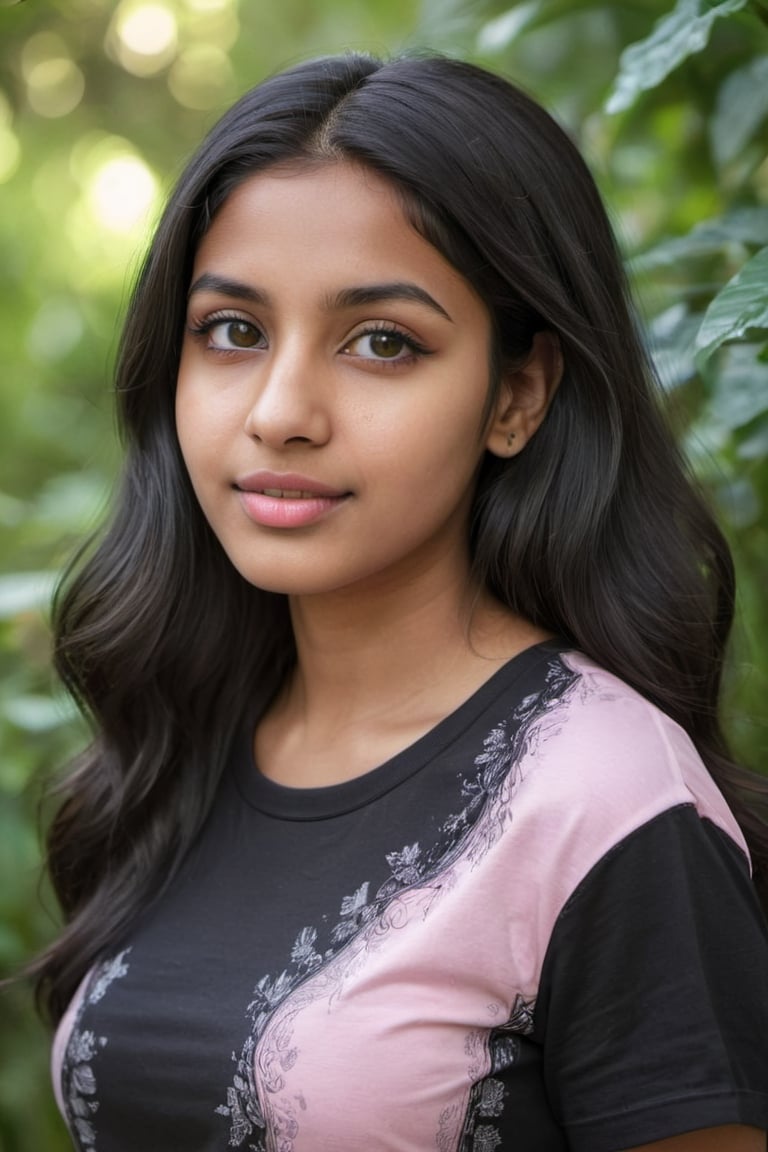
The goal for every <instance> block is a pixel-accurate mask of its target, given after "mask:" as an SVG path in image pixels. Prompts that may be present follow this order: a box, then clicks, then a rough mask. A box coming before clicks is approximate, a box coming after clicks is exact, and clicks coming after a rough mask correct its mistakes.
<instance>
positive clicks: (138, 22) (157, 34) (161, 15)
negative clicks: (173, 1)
mask: <svg viewBox="0 0 768 1152" xmlns="http://www.w3.org/2000/svg"><path fill="white" fill-rule="evenodd" d="M117 34H118V36H119V37H120V39H121V40H122V42H123V44H125V46H126V48H128V49H129V50H130V51H131V52H137V53H139V54H140V55H142V56H159V55H160V54H161V53H164V52H167V51H168V49H169V48H172V47H174V46H175V44H176V18H175V17H174V15H173V13H172V12H170V11H169V10H168V9H167V8H164V7H162V6H161V5H160V4H142V5H141V6H140V7H138V8H134V9H132V10H130V9H129V10H128V11H127V12H123V13H122V14H121V15H120V16H119V17H118V21H117Z"/></svg>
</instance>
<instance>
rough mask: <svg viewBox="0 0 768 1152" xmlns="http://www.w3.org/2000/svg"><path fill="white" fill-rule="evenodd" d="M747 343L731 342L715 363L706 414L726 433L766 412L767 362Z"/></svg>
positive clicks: (767, 396) (767, 411) (767, 410)
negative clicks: (714, 372) (712, 387)
mask: <svg viewBox="0 0 768 1152" xmlns="http://www.w3.org/2000/svg"><path fill="white" fill-rule="evenodd" d="M755 352H756V349H755V347H754V345H750V344H734V345H732V346H731V347H730V348H728V349H727V352H726V354H725V355H724V356H723V361H722V363H721V364H718V372H717V376H716V378H715V381H714V395H713V396H712V400H711V403H710V405H709V414H710V415H711V416H712V417H714V418H715V419H716V420H717V421H718V422H719V423H720V424H722V425H723V427H724V428H727V429H728V431H729V432H735V431H736V430H737V429H739V428H746V427H747V426H748V425H752V424H753V422H754V421H755V420H757V419H758V417H762V416H764V415H766V414H768V365H766V364H761V363H760V361H759V360H758V359H757V357H756V355H755Z"/></svg>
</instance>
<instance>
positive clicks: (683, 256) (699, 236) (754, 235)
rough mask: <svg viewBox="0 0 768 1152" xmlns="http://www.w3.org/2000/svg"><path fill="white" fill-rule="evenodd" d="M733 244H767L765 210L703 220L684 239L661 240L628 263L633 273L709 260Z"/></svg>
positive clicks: (738, 211)
mask: <svg viewBox="0 0 768 1152" xmlns="http://www.w3.org/2000/svg"><path fill="white" fill-rule="evenodd" d="M734 244H741V245H759V246H760V247H763V246H764V245H765V244H768V208H751V207H750V208H738V209H736V210H735V211H734V212H729V213H727V214H726V215H725V216H721V217H719V218H717V219H714V220H704V221H702V223H701V224H697V225H696V227H695V228H692V229H691V231H690V232H688V233H687V234H686V235H685V236H675V237H673V238H671V239H669V240H662V242H661V243H660V244H656V245H654V247H653V248H650V249H648V251H647V252H641V253H640V254H639V255H638V256H635V257H634V258H633V259H632V261H631V267H632V269H633V271H634V272H646V271H648V270H649V269H651V268H658V267H660V266H663V265H667V264H678V263H679V262H680V261H681V260H690V259H692V258H695V257H698V256H711V255H713V254H716V253H718V252H722V251H724V250H725V249H727V248H729V247H731V246H732V245H734Z"/></svg>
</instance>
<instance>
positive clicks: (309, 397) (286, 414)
mask: <svg viewBox="0 0 768 1152" xmlns="http://www.w3.org/2000/svg"><path fill="white" fill-rule="evenodd" d="M328 371H329V369H328V367H327V366H324V365H323V363H322V357H321V356H320V355H318V354H316V353H314V354H313V352H312V350H311V349H310V348H308V347H307V346H306V344H305V343H304V342H303V341H302V340H301V339H300V338H293V339H290V340H287V341H286V342H285V343H283V344H282V345H280V346H274V350H273V349H270V350H269V351H268V352H267V354H266V356H265V358H264V360H263V361H262V362H261V364H260V365H259V366H258V368H257V369H256V371H255V373H254V391H255V395H254V397H253V402H252V404H251V406H250V409H249V410H248V412H247V414H246V418H245V432H246V434H247V435H248V436H250V437H252V438H253V439H254V440H258V441H259V442H260V443H262V444H265V445H267V446H269V447H274V448H280V447H282V446H283V445H284V444H288V443H291V442H293V441H296V442H298V443H306V444H313V445H319V444H324V443H325V442H326V441H327V440H328V439H329V437H330V435H331V419H330V415H331V414H330V410H329V403H328V400H329V393H328V388H327V373H328Z"/></svg>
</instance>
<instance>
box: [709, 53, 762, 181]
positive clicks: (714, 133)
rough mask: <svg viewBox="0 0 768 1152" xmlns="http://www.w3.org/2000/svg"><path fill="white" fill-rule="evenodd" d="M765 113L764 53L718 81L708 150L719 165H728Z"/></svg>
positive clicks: (749, 137)
mask: <svg viewBox="0 0 768 1152" xmlns="http://www.w3.org/2000/svg"><path fill="white" fill-rule="evenodd" d="M766 115H768V56H758V57H757V58H756V59H754V60H751V61H750V62H749V64H747V65H746V66H745V67H744V68H739V69H737V70H736V71H735V72H732V73H731V74H730V76H729V77H728V78H727V80H725V82H724V83H723V84H722V86H721V88H720V91H719V92H718V96H717V107H716V108H715V114H714V116H713V117H712V122H711V126H710V138H711V141H712V153H713V155H714V157H715V160H716V162H717V164H718V166H719V167H723V166H724V165H725V164H730V162H731V161H732V160H735V159H736V157H737V156H738V154H739V152H741V150H742V149H743V148H744V146H745V145H746V144H748V143H749V141H750V140H751V139H752V137H753V136H754V134H755V132H756V131H757V129H758V128H759V126H760V124H761V123H762V121H763V120H764V119H765V117H766Z"/></svg>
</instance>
